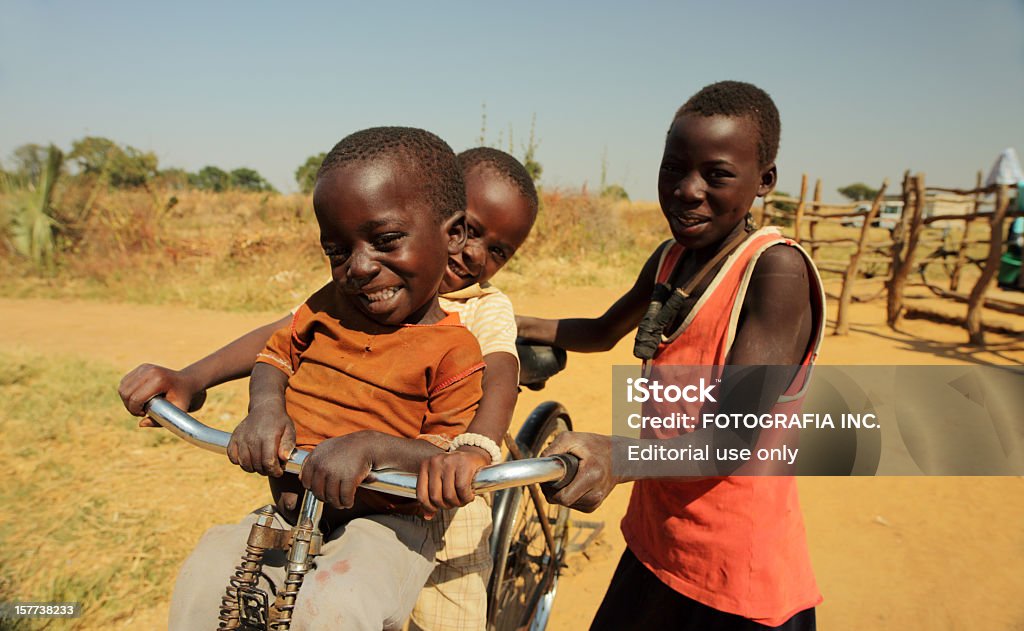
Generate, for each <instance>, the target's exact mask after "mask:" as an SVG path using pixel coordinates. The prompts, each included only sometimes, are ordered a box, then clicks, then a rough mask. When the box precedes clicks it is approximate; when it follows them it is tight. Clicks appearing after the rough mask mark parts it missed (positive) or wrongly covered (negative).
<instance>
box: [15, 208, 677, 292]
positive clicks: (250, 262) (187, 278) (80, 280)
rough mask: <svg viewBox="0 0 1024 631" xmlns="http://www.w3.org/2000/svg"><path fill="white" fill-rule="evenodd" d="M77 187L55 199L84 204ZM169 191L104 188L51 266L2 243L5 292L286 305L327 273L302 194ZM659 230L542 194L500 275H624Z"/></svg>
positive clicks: (581, 281) (655, 224)
mask: <svg viewBox="0 0 1024 631" xmlns="http://www.w3.org/2000/svg"><path fill="white" fill-rule="evenodd" d="M83 194H85V193H84V192H82V191H64V192H63V196H62V199H63V202H64V203H65V204H81V203H84V202H81V201H80V200H77V198H76V196H81V195H83ZM171 197H172V194H171V193H169V192H163V193H157V194H152V195H151V194H149V193H146V192H144V191H143V192H124V191H121V192H116V191H115V192H106V193H104V194H103V195H101V196H100V198H99V199H98V200H97V201H96V203H95V210H94V212H93V213H92V214H91V219H90V221H89V222H87V223H86V224H84V225H83V226H81V227H80V229H79V230H78V232H77V233H76V235H75V237H76V241H75V243H74V245H73V246H69V247H66V248H65V250H64V252H63V253H62V254H61V255H60V256H59V258H58V261H57V265H56V267H55V269H53V270H48V271H38V270H34V269H32V268H31V266H30V265H29V263H28V262H27V261H24V260H19V259H17V258H16V257H14V256H13V255H12V254H11V253H10V252H8V253H7V255H6V256H4V258H2V259H0V289H2V291H3V292H4V293H5V294H6V295H8V296H12V297H30V296H32V297H66V298H86V299H94V300H104V301H120V302H138V303H148V304H176V305H182V306H191V307H200V308H209V309H220V310H231V311H238V310H241V311H266V310H276V309H288V308H291V307H293V306H294V305H295V304H296V303H297V302H299V301H300V300H302V298H304V297H305V296H307V295H308V294H309V293H311V292H312V291H313V290H314V289H316V288H317V287H318V286H320V285H321V284H322V283H323V282H324V281H325V279H326V278H327V274H328V272H327V264H326V261H325V259H324V258H323V256H322V255H321V253H320V249H319V242H318V235H317V231H316V224H315V221H314V219H313V216H312V210H311V208H312V207H311V202H310V199H309V197H308V196H303V195H272V194H270V195H268V194H264V193H241V192H231V193H221V194H215V193H204V192H198V191H187V192H177V193H174V195H173V197H175V202H174V203H173V205H172V204H171ZM69 200H70V201H69ZM76 200H77V201H76ZM168 206H170V208H169V209H167V207H168ZM663 233H664V228H663V225H662V220H661V218H660V214H659V213H658V211H657V208H656V207H654V206H651V205H646V206H645V205H630V204H628V203H615V202H609V201H606V200H602V199H600V198H593V197H586V196H580V195H577V194H566V193H562V192H559V191H554V192H548V193H545V194H544V195H543V196H542V210H541V213H540V216H539V218H538V222H537V225H536V227H535V228H534V231H533V234H532V235H531V237H530V239H529V240H528V241H527V243H526V245H525V246H524V247H523V249H522V250H521V251H520V254H519V255H517V256H516V258H514V259H513V260H512V261H511V262H510V264H509V266H508V268H507V271H506V272H503V273H502V275H501V276H499V277H498V279H497V281H498V283H499V285H501V286H502V287H505V288H506V289H509V290H514V289H515V288H516V287H517V286H522V285H525V284H529V285H531V286H533V285H534V284H535V283H539V284H540V285H541V286H542V287H548V288H557V287H559V286H566V285H569V286H576V285H586V284H595V283H597V284H607V283H617V284H622V283H624V282H629V281H631V280H632V278H633V275H634V274H635V273H636V271H637V270H639V268H640V266H641V265H642V263H643V261H644V260H645V258H646V256H647V255H648V254H649V253H650V251H651V250H652V249H653V248H654V246H655V245H657V244H658V243H659V242H660V241H661V240H663V238H664V236H663ZM65 245H66V246H67V245H68V244H67V243H66V244H65Z"/></svg>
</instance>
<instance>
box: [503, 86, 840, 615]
mask: <svg viewBox="0 0 1024 631" xmlns="http://www.w3.org/2000/svg"><path fill="white" fill-rule="evenodd" d="M779 129H780V124H779V116H778V111H777V110H776V108H775V105H774V103H773V102H772V100H771V98H770V97H769V96H768V95H767V94H766V93H765V92H764V91H762V90H760V89H759V88H757V87H755V86H753V85H750V84H747V83H740V82H735V81H723V82H720V83H716V84H713V85H709V86H707V87H705V88H703V89H702V90H700V91H699V92H698V93H697V94H695V95H694V96H693V97H691V98H690V100H689V101H687V102H686V103H685V104H684V105H683V106H682V107H681V108H680V109H679V110H678V111H677V112H676V115H675V117H674V118H673V120H672V123H671V126H670V127H669V131H668V135H667V138H666V141H665V149H664V154H663V157H662V161H661V169H660V172H659V177H658V195H659V201H660V203H661V209H662V212H663V213H664V215H665V219H666V220H667V221H668V224H669V229H670V230H671V233H672V237H673V240H671V241H669V242H667V243H665V244H663V245H662V246H660V247H659V248H658V249H657V250H655V252H653V253H652V254H651V256H650V257H649V258H648V260H647V263H646V264H645V265H644V266H643V268H642V269H641V271H640V274H639V277H638V278H637V280H636V282H635V284H634V285H633V287H632V288H631V289H630V290H629V291H628V292H626V294H625V295H623V296H622V297H621V298H619V300H617V301H616V302H615V303H614V304H613V305H612V306H611V307H610V308H609V309H608V310H607V311H606V312H605V313H604V314H603V315H601V316H600V317H597V318H576V319H562V320H546V319H540V318H530V317H520V318H517V324H518V326H519V332H520V335H521V336H522V337H526V338H530V339H534V340H538V341H541V342H547V343H553V344H556V345H558V346H561V347H563V348H566V349H568V350H574V351H580V352H596V351H603V350H608V349H610V348H611V347H612V346H614V345H615V343H616V342H618V341H619V340H620V339H621V338H622V337H623V336H624V335H626V334H627V333H629V332H630V331H632V330H633V329H636V328H637V327H638V325H642V326H641V333H640V334H638V336H637V354H638V356H640V357H642V358H643V359H644V360H645V362H649V364H650V365H654V366H658V365H662V366H668V365H680V366H701V365H703V366H724V365H733V366H769V365H781V366H800V365H809V364H810V363H811V362H812V361H813V359H814V357H815V356H816V353H817V348H818V345H819V343H820V341H821V333H822V323H823V321H824V300H823V295H822V293H821V287H820V279H819V278H818V275H817V271H816V270H815V268H814V265H813V263H812V262H811V261H810V259H809V257H808V256H807V255H806V253H804V252H803V251H802V250H801V249H800V248H799V246H796V244H795V243H793V242H791V241H789V240H787V239H784V238H783V237H782V236H781V234H779V233H778V232H777V231H775V230H773V229H770V228H766V229H762V230H758V231H756V232H755V231H754V230H753V226H752V225H751V221H750V219H749V210H750V208H751V206H752V204H753V201H754V199H755V198H757V197H761V196H764V195H766V194H768V193H769V192H771V190H772V189H773V188H774V187H775V184H776V180H777V170H776V167H775V163H774V160H775V156H776V153H777V150H778V142H779ZM658 283H667V285H668V289H671V290H678V289H680V288H685V293H686V294H688V297H687V298H685V299H683V300H682V301H678V300H677V304H676V305H675V306H677V307H678V311H677V312H676V313H674V314H673V315H672V316H671V317H666V318H665V321H663V322H661V323H659V324H658V325H657V326H655V325H653V324H652V322H651V321H650V320H649V319H646V318H645V312H647V311H648V305H649V304H650V303H651V300H652V298H651V296H652V292H653V291H654V290H655V287H656V285H657V284H658ZM662 299H663V298H662ZM666 304H668V303H667V302H666ZM799 386H800V384H795V383H794V384H791V383H789V382H788V380H779V379H775V380H774V382H773V383H769V384H766V387H765V388H764V389H762V392H761V395H762V399H764V400H765V401H768V402H769V403H768V405H769V406H770V405H771V402H774V401H776V400H778V399H779V397H780V396H781V395H783V394H784V393H785V392H787V391H791V390H792V389H794V388H795V389H797V390H799V389H800V388H799ZM723 405H728V403H727V402H723ZM645 413H646V412H645ZM631 442H632V440H631V439H627V438H621V437H609V436H603V435H598V434H586V433H582V432H570V433H567V434H563V435H562V436H560V437H559V438H558V439H556V441H555V443H554V444H552V445H551V448H550V449H549V451H550V452H553V453H554V452H569V453H573V454H575V455H576V456H578V457H579V458H580V470H579V474H578V475H577V477H576V479H575V480H574V481H573V483H571V484H570V485H568V486H567V487H565V488H564V489H562V490H561V491H560V492H558V493H557V494H555V495H553V496H552V497H550V498H549V499H551V500H552V501H555V502H558V503H561V504H565V505H567V506H571V507H573V508H576V509H578V510H582V511H586V512H589V511H592V510H594V509H595V508H596V507H597V506H598V505H600V503H601V502H602V501H603V500H604V499H605V498H606V497H607V495H608V493H609V492H610V491H611V489H612V488H613V487H614V486H615V485H616V484H618V483H620V482H626V481H631V480H634V479H638V478H641V477H642V476H641V475H636V476H632V475H622V474H621V472H615V473H613V470H612V454H613V453H615V454H620V453H623V452H624V451H625V448H626V447H627V446H628V444H629V443H631ZM696 475H699V474H697V473H695V476H696ZM622 530H623V534H624V536H625V539H626V544H627V549H626V551H625V553H624V554H623V557H622V560H621V561H620V564H619V567H618V568H617V569H616V572H615V575H614V576H613V578H612V582H611V585H610V586H609V589H608V592H607V593H606V595H605V598H604V601H603V602H602V604H601V607H600V609H599V610H598V612H597V615H596V617H595V619H594V621H593V623H592V626H591V629H602V630H603V629H616V630H620V629H648V628H671V629H693V630H698V629H700V630H704V629H722V630H726V629H728V630H730V631H731V630H747V629H749V630H755V629H756V630H763V629H785V630H806V629H814V628H815V620H814V607H815V606H816V605H817V604H818V603H820V602H821V596H820V594H819V592H818V588H817V585H816V584H815V581H814V575H813V571H812V569H811V565H810V559H809V556H808V553H807V546H806V541H805V534H804V526H803V518H802V516H801V513H800V510H799V504H798V501H797V497H796V484H795V480H794V479H793V478H792V477H740V476H727V477H687V478H674V479H639V481H637V482H636V484H635V485H634V487H633V494H632V496H631V498H630V503H629V508H628V509H627V512H626V516H625V518H624V519H623V522H622Z"/></svg>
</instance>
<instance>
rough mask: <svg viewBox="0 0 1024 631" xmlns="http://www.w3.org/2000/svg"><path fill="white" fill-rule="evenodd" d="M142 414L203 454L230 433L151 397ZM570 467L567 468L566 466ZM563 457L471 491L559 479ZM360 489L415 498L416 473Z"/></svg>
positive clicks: (386, 473)
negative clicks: (203, 450) (202, 450)
mask: <svg viewBox="0 0 1024 631" xmlns="http://www.w3.org/2000/svg"><path fill="white" fill-rule="evenodd" d="M146 414H147V415H148V416H149V417H150V418H152V419H153V420H155V421H156V422H157V423H159V424H160V425H161V426H162V427H164V428H166V429H167V430H169V431H170V432H171V433H172V434H174V435H175V436H177V437H179V438H181V439H182V440H184V441H185V442H188V443H191V444H193V445H195V446H196V447H201V448H202V449H206V450H207V451H212V452H215V453H220V454H225V453H227V447H228V441H229V440H230V439H231V434H229V433H228V432H223V431H221V430H219V429H214V428H212V427H209V426H207V425H204V424H203V423H201V422H199V421H198V420H197V419H195V418H194V417H192V416H191V415H190V414H188V413H187V412H183V411H182V410H180V409H178V408H177V407H176V406H174V405H173V404H172V403H170V402H169V401H167V400H166V399H164V398H163V397H154V398H153V399H151V400H150V401H149V402H148V403H146ZM307 456H309V452H308V451H303V450H301V449H296V450H294V451H293V452H292V455H291V457H290V458H288V463H287V464H286V465H285V470H286V471H288V472H289V473H298V472H299V471H300V470H301V469H302V464H303V463H304V462H305V461H306V457H307ZM570 466H571V465H570ZM571 470H573V469H570V468H568V467H567V459H566V457H565V456H561V455H559V456H550V457H547V458H529V459H525V460H513V461H510V462H502V463H499V464H494V465H490V466H488V467H484V468H483V469H481V470H480V472H479V473H477V476H476V478H475V479H474V480H473V490H474V491H478V492H481V493H486V492H489V491H500V490H501V489H509V488H512V487H517V486H526V485H528V484H540V483H544V482H555V481H558V480H562V479H563V478H564V477H565V476H566V473H567V472H569V471H571ZM360 486H362V487H363V488H367V489H371V490H374V491H381V492H384V493H389V494H391V495H398V496H400V497H406V498H415V497H416V474H415V473H406V472H404V471H395V470H392V469H382V470H376V471H373V472H372V473H371V474H370V476H369V477H367V479H366V481H365V482H363V483H362V484H361V485H360Z"/></svg>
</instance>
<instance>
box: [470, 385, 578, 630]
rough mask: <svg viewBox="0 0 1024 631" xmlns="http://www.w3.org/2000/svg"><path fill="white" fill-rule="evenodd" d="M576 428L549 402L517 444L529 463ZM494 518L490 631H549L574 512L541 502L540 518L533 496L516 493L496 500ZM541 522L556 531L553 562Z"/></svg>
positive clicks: (538, 410) (532, 417)
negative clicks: (570, 521)
mask: <svg viewBox="0 0 1024 631" xmlns="http://www.w3.org/2000/svg"><path fill="white" fill-rule="evenodd" d="M571 428H572V422H571V421H570V419H569V414H568V413H567V412H566V411H565V408H563V407H562V406H561V405H560V404H558V403H554V402H551V401H549V402H547V403H543V404H541V405H539V406H538V407H537V408H536V409H535V410H534V411H533V412H532V413H531V414H530V417H529V418H528V419H527V420H526V423H524V424H523V428H522V429H521V430H520V431H519V434H518V435H517V436H516V442H517V443H518V444H519V449H520V450H521V451H522V453H523V457H524V458H530V457H534V456H537V455H539V454H540V453H541V452H542V451H543V450H544V448H545V447H547V446H548V444H550V443H551V441H552V440H554V438H555V436H557V435H559V434H561V433H562V432H565V431H569V430H570V429H571ZM541 499H542V500H543V496H541ZM495 515H496V516H497V518H496V520H495V526H494V532H495V533H496V534H495V537H494V539H493V541H492V550H493V551H494V569H493V571H492V573H491V583H490V589H489V594H490V598H489V599H488V600H489V602H488V628H489V629H491V631H512V630H517V629H530V630H531V631H542V630H543V629H544V628H545V626H547V620H548V616H549V615H550V612H551V604H552V602H553V601H554V598H555V590H556V588H557V587H558V575H559V572H560V570H561V565H562V558H563V556H564V554H565V542H566V540H567V538H568V532H569V529H568V527H569V509H568V508H566V507H564V506H557V505H551V504H548V503H547V502H546V501H542V510H541V514H538V511H537V506H536V505H535V504H534V502H533V499H532V498H531V497H530V493H529V491H528V490H527V489H525V488H516V489H508V490H507V491H506V492H505V494H504V495H502V496H501V497H499V498H496V501H495ZM540 519H546V520H547V522H548V523H549V524H550V525H551V531H552V534H553V536H554V537H553V538H554V542H555V554H554V556H553V557H552V555H551V553H550V551H549V549H548V546H547V542H546V541H545V538H544V532H543V530H542V529H541V522H540Z"/></svg>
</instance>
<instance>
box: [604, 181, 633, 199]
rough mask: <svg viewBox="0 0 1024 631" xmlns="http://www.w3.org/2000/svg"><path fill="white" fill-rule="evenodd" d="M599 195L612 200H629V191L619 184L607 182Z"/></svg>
mask: <svg viewBox="0 0 1024 631" xmlns="http://www.w3.org/2000/svg"><path fill="white" fill-rule="evenodd" d="M601 197H603V198H605V199H610V200H611V201H613V202H617V201H627V202H628V201H629V193H627V192H626V189H624V188H622V186H621V185H619V184H609V185H608V186H605V187H604V188H602V189H601Z"/></svg>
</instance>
